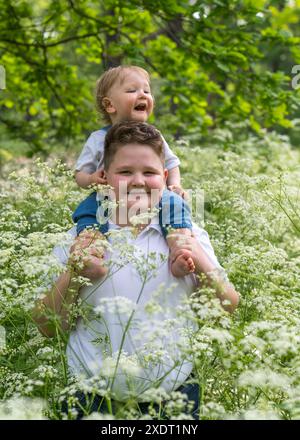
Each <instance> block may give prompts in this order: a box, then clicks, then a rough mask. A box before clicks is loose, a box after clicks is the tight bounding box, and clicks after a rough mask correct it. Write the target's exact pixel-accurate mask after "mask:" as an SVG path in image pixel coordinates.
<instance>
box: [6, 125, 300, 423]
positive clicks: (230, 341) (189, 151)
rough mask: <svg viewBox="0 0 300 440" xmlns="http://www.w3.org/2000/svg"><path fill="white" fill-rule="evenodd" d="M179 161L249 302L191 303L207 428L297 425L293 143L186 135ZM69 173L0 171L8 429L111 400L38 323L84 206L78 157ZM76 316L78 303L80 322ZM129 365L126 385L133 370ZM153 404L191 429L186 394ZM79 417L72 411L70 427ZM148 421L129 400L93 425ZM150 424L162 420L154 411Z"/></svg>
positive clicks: (191, 349) (63, 337)
mask: <svg viewBox="0 0 300 440" xmlns="http://www.w3.org/2000/svg"><path fill="white" fill-rule="evenodd" d="M174 150H175V152H176V153H177V154H178V156H179V157H180V159H181V172H182V179H183V186H184V188H189V189H193V190H194V191H196V192H197V191H199V192H200V191H202V192H203V193H204V219H202V221H203V220H204V223H203V226H204V228H205V229H206V230H207V231H208V233H209V235H210V238H211V241H212V244H213V247H214V249H215V252H216V255H217V257H218V259H219V261H220V262H221V264H222V266H223V267H224V268H225V270H226V272H227V275H228V277H229V279H230V281H231V282H232V283H233V284H234V286H235V288H236V289H237V290H238V291H239V293H240V296H241V300H240V304H239V307H238V309H237V310H236V312H235V313H234V314H233V315H229V314H228V313H227V312H225V311H224V310H223V309H222V308H221V307H220V304H219V302H218V300H216V299H215V298H214V295H213V293H212V292H211V291H210V290H209V289H205V290H201V291H199V292H196V293H195V294H193V295H192V297H191V298H190V301H189V305H192V306H193V310H194V312H193V319H194V322H195V323H196V325H197V331H195V332H194V333H193V334H192V335H189V344H188V346H187V348H186V356H189V357H191V358H192V359H193V362H194V379H195V380H196V381H197V382H198V383H199V385H200V390H201V406H200V418H201V419H217V420H223V419H242V420H246V419H298V418H299V417H300V359H299V351H300V238H299V231H300V211H299V197H300V190H299V181H300V155H299V150H297V149H295V148H294V147H292V146H291V144H290V141H289V138H288V137H287V136H284V135H280V134H278V133H276V132H273V131H267V130H263V129H262V130H261V131H260V133H259V134H257V133H255V132H252V131H251V130H249V127H248V126H247V125H246V124H243V123H240V124H236V125H235V126H230V125H228V127H226V126H225V127H224V128H222V129H216V130H213V131H212V134H211V136H209V137H207V138H206V139H204V138H203V139H202V138H197V137H196V136H193V135H190V136H186V137H185V138H184V140H181V141H178V142H177V144H176V145H175V146H174ZM65 162H66V159H63V160H57V157H55V156H53V155H52V156H51V155H50V157H49V158H48V160H47V161H46V162H43V161H42V160H34V159H26V158H22V157H20V158H18V159H11V160H9V161H7V162H5V164H3V166H2V168H1V182H0V183H1V188H2V191H1V196H0V204H1V208H0V278H1V284H0V302H1V307H0V325H1V327H0V330H1V331H0V419H10V418H11V419H16V418H24V419H30V418H35V419H36V418H44V419H45V418H50V419H61V418H66V417H67V416H66V415H63V414H62V412H61V403H62V401H63V400H64V399H68V402H69V403H70V405H71V404H72V402H74V399H75V397H74V395H75V392H76V390H79V389H80V390H82V391H89V392H95V390H96V389H98V391H99V389H101V390H102V395H103V396H104V397H105V398H106V399H108V400H109V399H110V395H109V390H107V389H106V388H105V380H104V379H105V377H100V378H99V377H96V378H92V379H90V380H78V381H74V380H72V379H71V378H70V377H69V374H68V371H67V366H66V357H65V347H66V342H67V338H68V334H66V333H64V332H62V331H61V330H60V329H59V328H57V333H56V336H55V337H54V338H51V339H50V338H46V337H44V336H43V335H42V334H41V333H39V331H38V329H37V327H36V325H35V324H34V323H33V321H32V318H31V315H30V310H31V309H32V307H33V304H34V302H35V301H36V299H37V298H39V297H40V296H41V295H43V294H44V292H45V289H47V288H48V286H49V285H51V283H52V281H53V279H54V278H55V277H56V276H57V275H58V274H59V273H60V272H61V271H62V268H61V266H60V265H59V264H58V263H57V260H56V259H55V257H54V256H53V255H52V250H53V247H54V246H55V245H57V244H59V243H61V242H62V240H64V238H65V237H66V231H67V230H68V229H69V228H70V227H71V226H72V220H71V214H72V210H73V209H74V208H75V206H76V205H77V203H78V202H79V201H80V200H81V199H83V197H84V196H85V195H86V192H84V191H81V190H79V189H78V188H77V186H76V185H75V183H74V180H73V177H72V165H73V159H72V157H71V158H68V161H67V163H65ZM200 220H201V219H199V221H200ZM122 256H123V259H124V261H125V262H126V259H127V260H128V259H129V258H130V256H131V251H130V249H129V248H126V243H124V252H123V254H122ZM150 263H151V262H150ZM150 263H149V262H148V263H147V264H149V265H150V266H149V267H147V264H146V263H145V262H144V261H142V262H140V266H141V271H142V272H143V270H144V272H148V273H149V270H150V269H151V270H152V271H153V270H156V269H157V268H155V267H153V264H152V263H151V264H152V266H151V264H150ZM144 272H143V273H144ZM154 296H155V297H154V300H155V301H156V303H155V301H154V303H153V304H152V308H155V307H159V292H158V293H157V294H156V295H154ZM185 311H186V312H187V313H191V312H190V309H188V307H186V310H185ZM80 313H83V309H82V304H80V303H79V304H78V307H76V308H74V319H76V316H78V314H80ZM155 350H156V348H155V346H154V347H153V352H154V353H156V352H155ZM156 354H157V356H158V357H159V355H158V353H156ZM121 360H122V359H121ZM123 360H124V365H125V366H126V371H127V372H128V375H129V376H130V374H131V370H132V371H134V370H135V368H136V367H137V359H134V358H131V359H128V358H126V356H125V357H124V359H123ZM124 368H125V367H124ZM103 374H104V376H105V372H103ZM148 397H149V400H150V401H151V402H152V403H154V402H157V403H160V402H161V401H162V400H164V401H166V402H167V406H166V408H167V410H166V411H167V414H168V416H169V417H171V418H172V419H188V418H190V416H189V415H188V404H187V402H186V400H185V397H184V396H182V395H180V394H179V393H176V392H173V393H171V394H170V395H166V393H164V392H163V390H161V389H155V388H153V389H149V390H148ZM75 415H76V414H75V413H74V412H72V411H70V412H69V415H68V417H69V418H74V417H75ZM145 417H146V416H143V415H141V414H140V413H139V412H138V411H137V410H136V405H135V402H133V401H128V402H127V403H126V405H124V407H123V408H121V410H120V411H119V412H118V413H113V412H112V413H111V414H108V415H101V414H92V415H90V416H88V417H87V418H98V419H101V418H110V419H113V418H125V419H138V418H145ZM147 417H148V418H155V417H156V418H160V416H159V414H157V413H156V411H155V410H154V408H152V409H151V410H150V412H149V415H148V416H147Z"/></svg>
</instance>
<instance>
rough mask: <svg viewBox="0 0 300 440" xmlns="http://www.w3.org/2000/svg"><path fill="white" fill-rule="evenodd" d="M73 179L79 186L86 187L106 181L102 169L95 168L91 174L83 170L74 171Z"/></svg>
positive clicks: (102, 183)
mask: <svg viewBox="0 0 300 440" xmlns="http://www.w3.org/2000/svg"><path fill="white" fill-rule="evenodd" d="M75 180H76V183H77V185H78V186H80V187H81V188H88V187H89V186H91V185H93V184H96V185H104V184H105V183H106V179H105V178H104V171H103V170H97V171H95V172H94V173H91V174H89V173H86V172H85V171H75Z"/></svg>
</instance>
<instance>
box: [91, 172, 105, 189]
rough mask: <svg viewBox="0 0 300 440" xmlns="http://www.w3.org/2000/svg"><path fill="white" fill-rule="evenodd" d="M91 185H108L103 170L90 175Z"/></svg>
mask: <svg viewBox="0 0 300 440" xmlns="http://www.w3.org/2000/svg"><path fill="white" fill-rule="evenodd" d="M90 179H91V185H93V184H96V185H105V184H106V183H107V180H106V178H105V177H104V171H103V170H97V171H95V172H94V173H92V174H90Z"/></svg>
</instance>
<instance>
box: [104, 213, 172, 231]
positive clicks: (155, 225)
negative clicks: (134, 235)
mask: <svg viewBox="0 0 300 440" xmlns="http://www.w3.org/2000/svg"><path fill="white" fill-rule="evenodd" d="M108 224H109V229H122V227H121V226H119V225H116V224H115V223H113V222H112V221H110V220H109V221H108ZM149 229H155V230H156V231H158V232H159V233H160V235H163V233H162V230H161V227H160V224H159V218H158V215H156V216H154V217H153V218H152V219H151V222H150V223H149V225H148V226H146V227H145V229H143V230H142V231H141V232H140V234H142V233H143V232H144V231H148V230H149Z"/></svg>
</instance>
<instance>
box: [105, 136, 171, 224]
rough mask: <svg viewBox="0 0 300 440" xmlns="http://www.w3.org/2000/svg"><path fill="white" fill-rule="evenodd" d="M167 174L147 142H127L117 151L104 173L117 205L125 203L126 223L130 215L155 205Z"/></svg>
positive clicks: (145, 210)
mask: <svg viewBox="0 0 300 440" xmlns="http://www.w3.org/2000/svg"><path fill="white" fill-rule="evenodd" d="M167 174H168V172H167V170H166V169H164V165H163V163H162V161H161V159H160V158H159V156H158V155H157V154H156V153H155V152H154V151H153V150H152V148H151V147H149V146H147V145H143V144H128V145H124V146H122V147H121V148H120V149H119V150H118V151H117V152H116V154H115V156H114V158H113V161H112V162H111V164H110V166H109V168H108V170H107V171H105V175H106V179H107V183H108V185H110V186H112V187H113V188H114V192H115V197H116V201H117V202H120V207H121V206H122V205H123V206H126V209H127V212H126V224H127V223H128V224H129V219H128V218H127V217H129V214H131V215H136V214H138V213H141V212H147V211H148V209H149V208H150V209H152V208H154V206H155V205H157V203H158V201H159V199H160V197H161V195H162V192H163V190H164V188H165V183H166V179H167ZM129 211H130V212H129ZM134 211H136V212H134ZM138 211H140V212H138ZM127 214H128V216H127ZM131 215H130V217H131ZM117 218H118V217H117ZM122 224H123V226H124V223H123V222H122Z"/></svg>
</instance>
